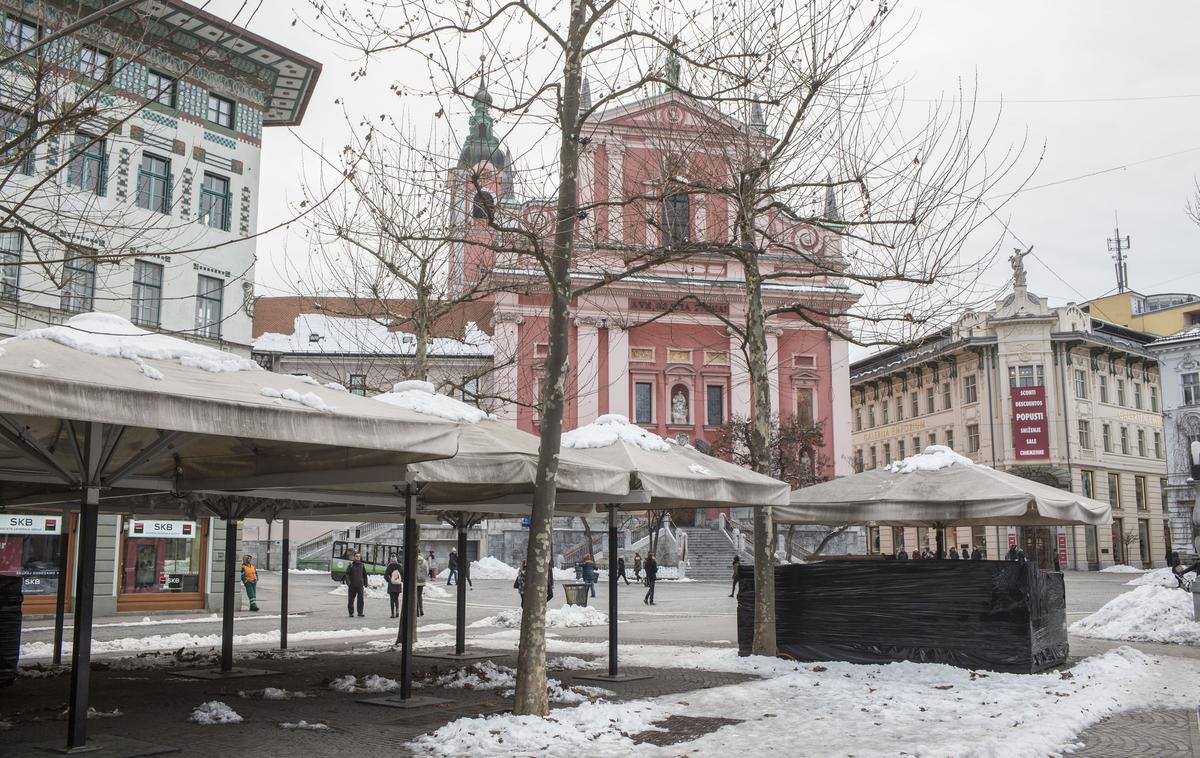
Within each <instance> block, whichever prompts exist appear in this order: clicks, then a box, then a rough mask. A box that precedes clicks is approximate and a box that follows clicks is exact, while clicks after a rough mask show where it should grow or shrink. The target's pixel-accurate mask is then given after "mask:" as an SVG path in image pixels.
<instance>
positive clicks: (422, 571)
mask: <svg viewBox="0 0 1200 758" xmlns="http://www.w3.org/2000/svg"><path fill="white" fill-rule="evenodd" d="M429 554H430V555H433V551H432V550H430V551H429ZM430 576H432V574H431V573H430V571H429V561H427V560H425V556H423V555H418V556H417V615H418V616H424V615H425V583H426V582H428V581H429V577H430Z"/></svg>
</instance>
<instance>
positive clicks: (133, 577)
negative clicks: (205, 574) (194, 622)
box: [120, 516, 233, 595]
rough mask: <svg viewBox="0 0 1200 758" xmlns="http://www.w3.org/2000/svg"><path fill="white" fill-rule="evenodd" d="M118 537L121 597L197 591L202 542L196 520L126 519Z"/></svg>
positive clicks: (199, 587)
mask: <svg viewBox="0 0 1200 758" xmlns="http://www.w3.org/2000/svg"><path fill="white" fill-rule="evenodd" d="M121 538H122V543H123V544H122V548H121V586H120V591H121V594H124V595H130V594H148V593H178V592H200V590H201V582H200V578H201V565H200V563H201V553H202V550H201V547H202V543H203V540H202V539H200V528H199V524H197V523H196V522H195V521H159V520H155V519H142V518H138V517H136V516H126V517H125V528H124V529H123V530H122V534H121ZM230 549H233V548H230Z"/></svg>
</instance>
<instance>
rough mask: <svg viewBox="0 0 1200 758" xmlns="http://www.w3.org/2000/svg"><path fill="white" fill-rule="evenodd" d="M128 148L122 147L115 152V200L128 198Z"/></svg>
mask: <svg viewBox="0 0 1200 758" xmlns="http://www.w3.org/2000/svg"><path fill="white" fill-rule="evenodd" d="M129 158H130V152H129V148H127V147H122V148H121V149H120V150H118V151H117V200H118V201H120V200H124V199H125V198H127V197H128V196H129Z"/></svg>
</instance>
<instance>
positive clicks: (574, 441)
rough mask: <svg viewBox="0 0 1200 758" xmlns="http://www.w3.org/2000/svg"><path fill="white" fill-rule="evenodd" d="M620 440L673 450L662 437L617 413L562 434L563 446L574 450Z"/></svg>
mask: <svg viewBox="0 0 1200 758" xmlns="http://www.w3.org/2000/svg"><path fill="white" fill-rule="evenodd" d="M618 441H620V442H624V443H626V444H628V445H633V446H635V447H640V448H641V449H643V450H649V451H652V452H656V453H669V452H671V446H670V445H669V444H667V441H666V440H664V439H663V438H662V437H659V436H658V435H657V434H655V433H654V432H648V431H646V430H645V429H643V428H642V427H640V426H637V425H636V424H631V423H629V419H628V418H626V417H625V416H622V415H620V414H617V413H608V414H605V415H603V416H600V417H599V418H597V419H596V420H595V421H593V422H592V423H590V424H585V425H584V426H581V427H579V428H578V429H572V430H571V431H569V432H565V433H564V434H563V436H562V446H563V447H565V448H571V449H574V450H587V449H590V448H601V447H609V446H610V445H615V444H617V442H618Z"/></svg>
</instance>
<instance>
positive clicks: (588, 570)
mask: <svg viewBox="0 0 1200 758" xmlns="http://www.w3.org/2000/svg"><path fill="white" fill-rule="evenodd" d="M580 570H581V571H582V574H583V576H582V578H583V581H584V582H586V583H587V585H588V586H589V587H590V588H591V593H592V597H595V596H596V581H597V580H598V579H599V578H600V572H599V571H597V570H596V564H595V563H594V562H593V561H592V556H590V555H585V556H583V563H581V564H580Z"/></svg>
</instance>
